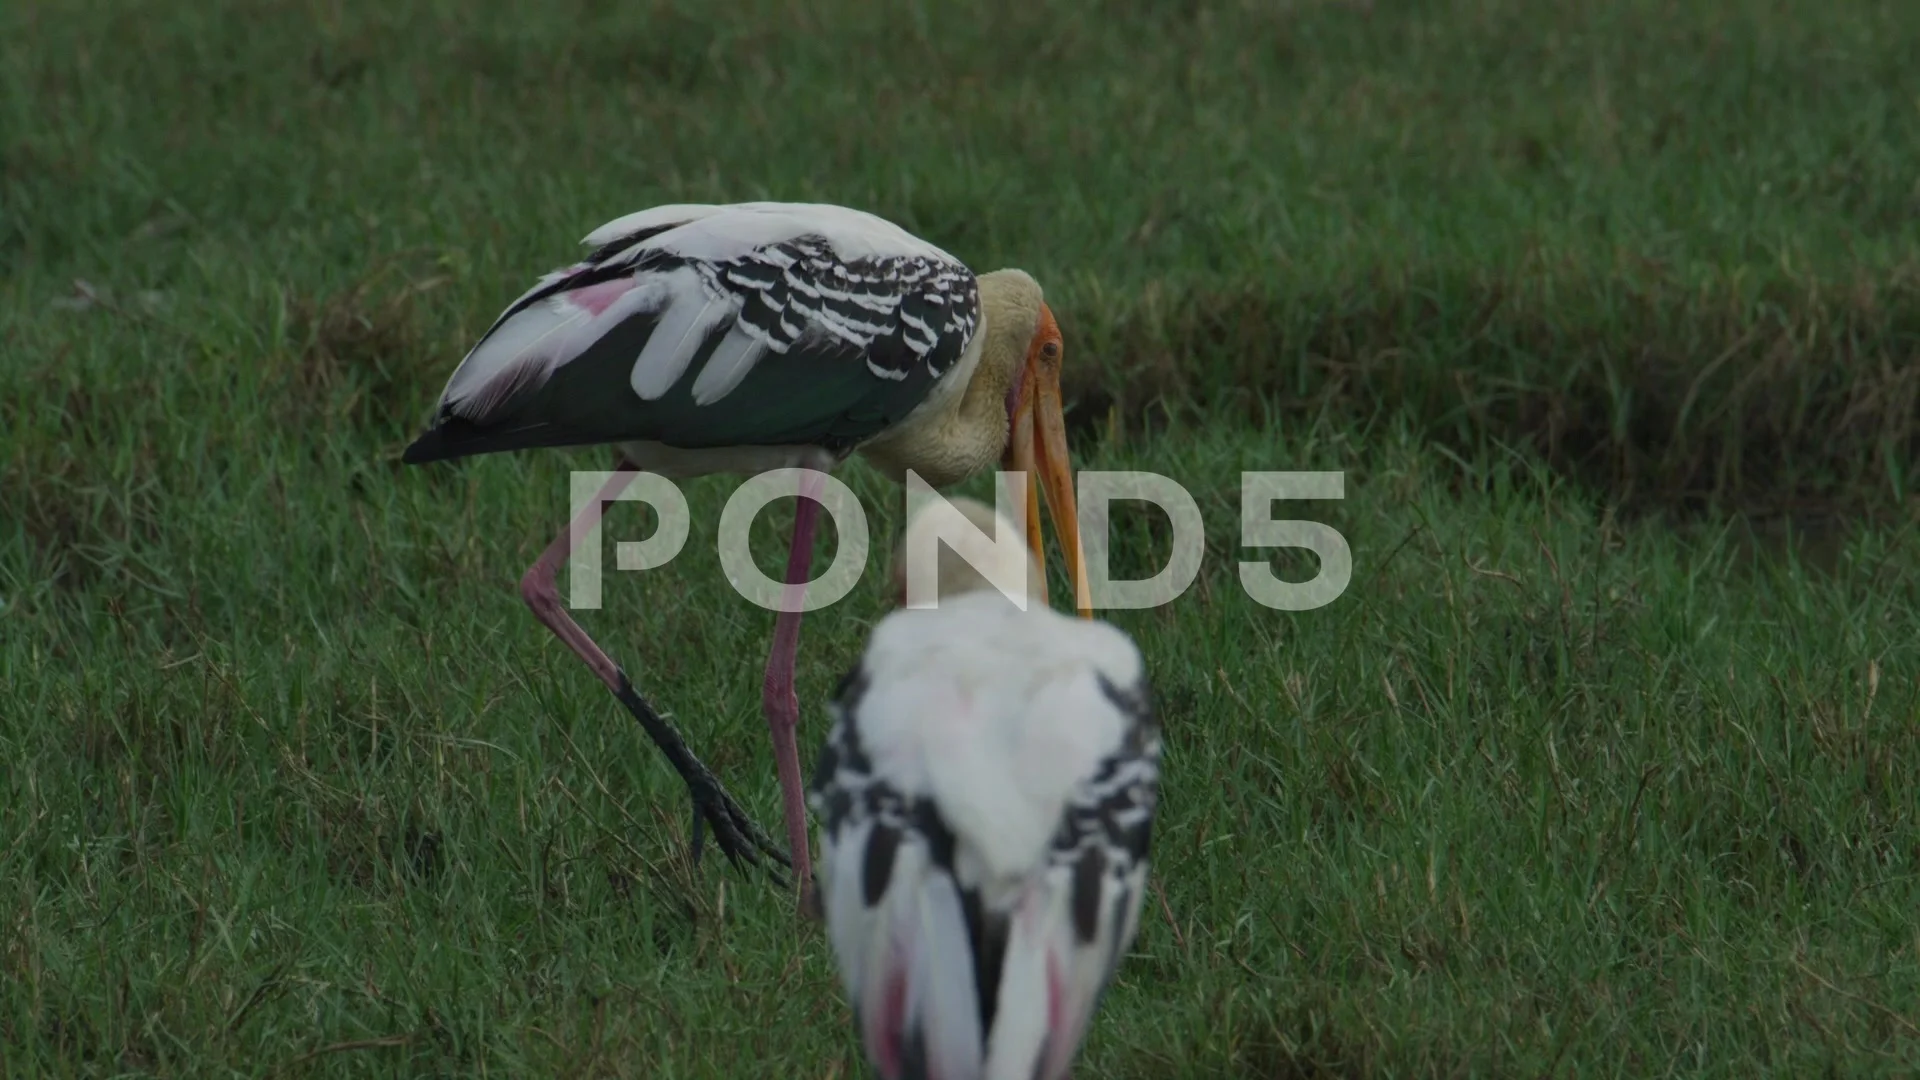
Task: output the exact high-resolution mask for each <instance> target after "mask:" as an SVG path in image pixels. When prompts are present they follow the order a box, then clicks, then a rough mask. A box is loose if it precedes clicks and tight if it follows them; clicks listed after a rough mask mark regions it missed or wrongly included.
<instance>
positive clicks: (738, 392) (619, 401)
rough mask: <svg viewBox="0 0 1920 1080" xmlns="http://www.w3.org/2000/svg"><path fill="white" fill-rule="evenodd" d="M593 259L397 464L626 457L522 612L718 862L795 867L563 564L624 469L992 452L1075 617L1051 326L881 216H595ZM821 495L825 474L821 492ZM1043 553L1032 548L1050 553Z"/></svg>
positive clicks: (485, 350) (469, 368)
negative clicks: (659, 700) (588, 620)
mask: <svg viewBox="0 0 1920 1080" xmlns="http://www.w3.org/2000/svg"><path fill="white" fill-rule="evenodd" d="M584 242H585V243H587V244H591V245H594V250H593V252H592V253H591V254H589V255H588V256H587V257H586V258H585V259H584V260H583V261H581V262H578V263H575V264H574V265H572V266H569V267H567V268H565V269H562V270H558V271H555V272H553V273H550V274H548V275H546V276H545V277H543V278H542V279H541V280H540V282H539V283H538V284H537V285H535V286H534V287H533V288H532V289H530V290H529V291H528V292H527V293H526V294H525V295H523V296H521V297H520V299H518V300H516V301H514V303H513V304H512V305H510V306H509V307H508V308H507V309H506V311H505V312H503V313H502V314H501V315H500V317H499V318H498V319H497V320H496V321H495V322H494V324H493V326H492V327H491V328H490V329H489V330H488V331H487V332H486V334H485V335H484V336H483V337H481V339H480V341H479V342H478V343H477V344H476V345H475V346H474V347H473V349H472V351H471V352H469V353H468V354H467V356H466V359H464V360H463V361H461V363H460V366H459V367H458V368H457V369H456V370H455V371H454V373H453V376H452V378H451V379H450V380H449V381H448V383H447V387H446V390H445V392H444V393H443V394H442V395H441V398H440V402H439V407H438V411H437V414H436V417H435V420H434V423H433V425H432V426H431V428H429V430H427V431H426V432H425V433H424V434H423V435H421V436H420V437H419V439H417V440H416V441H415V442H414V443H413V444H412V445H411V446H409V447H408V448H407V451H406V454H405V457H404V460H405V461H407V462H408V463H410V464H417V463H422V462H429V461H437V460H442V459H446V458H457V457H465V456H469V455H473V454H485V453H494V452H498V451H504V450H522V449H530V448H534V447H556V446H579V445H590V444H612V445H615V446H617V447H618V449H619V452H620V454H621V457H622V471H621V472H619V473H616V474H615V476H614V477H613V479H611V480H610V481H608V483H607V485H606V487H605V489H604V490H602V492H601V493H600V498H599V499H597V500H595V501H594V502H593V503H592V504H590V505H589V506H588V507H587V508H586V509H585V510H584V511H582V512H581V515H580V518H579V520H577V521H576V522H574V523H573V524H571V525H570V526H569V527H568V530H567V531H566V532H564V533H562V534H561V536H560V537H559V538H558V539H556V540H555V541H554V542H553V544H552V545H551V546H550V547H548V548H547V550H546V551H545V553H543V554H542V555H541V556H540V559H539V560H538V561H537V562H535V563H534V565H533V567H532V568H531V569H529V570H528V571H527V574H526V577H525V578H524V579H523V580H522V582H521V594H522V596H523V597H525V599H526V601H527V604H528V606H529V607H531V608H532V609H533V612H534V615H535V616H536V617H537V618H539V620H540V621H541V622H542V623H543V624H545V625H546V626H547V628H548V629H550V630H552V631H553V633H554V634H555V635H556V636H558V637H559V638H560V640H561V641H563V642H564V643H566V645H567V647H568V648H569V649H571V650H573V652H574V653H575V654H577V655H578V656H579V657H580V658H581V659H582V660H584V661H585V662H586V663H587V665H588V666H589V667H590V668H592V669H593V671H594V673H595V674H596V675H597V676H599V678H600V680H601V681H602V682H603V683H605V684H606V686H607V687H608V689H610V690H611V691H612V692H613V693H614V695H615V696H616V697H617V698H619V699H620V701H621V703H622V704H624V705H625V706H626V707H627V709H628V710H629V711H630V712H632V713H633V715H634V716H635V717H636V718H637V719H638V720H639V721H640V723H641V724H642V726H643V727H644V728H645V729H646V731H647V733H648V735H649V736H650V737H651V738H652V739H653V740H654V742H655V743H656V744H658V745H659V747H660V748H661V750H662V751H663V752H664V753H665V754H666V756H667V758H668V760H669V761H670V762H671V763H672V764H673V766H674V768H675V769H676V770H677V771H678V772H679V773H680V776H681V778H682V779H683V780H684V781H685V782H686V784H687V786H688V790H689V791H690V793H691V795H692V798H693V804H694V813H695V826H694V854H695V857H696V858H697V857H698V854H699V845H700V838H701V828H702V823H705V825H706V826H710V827H711V828H712V830H713V833H714V837H715V840H716V842H717V843H718V844H719V846H720V848H721V850H722V851H724V852H726V854H727V855H728V857H729V858H731V859H734V860H736V861H738V860H743V859H744V860H747V861H750V862H755V863H758V862H760V861H761V856H762V853H765V854H767V855H770V856H772V857H773V858H775V859H777V860H780V861H783V862H785V861H788V860H787V859H786V858H784V857H783V856H782V853H781V852H780V851H779V850H778V849H777V848H776V847H774V846H773V845H772V844H771V843H769V842H768V840H767V838H766V837H765V835H764V834H763V833H761V832H760V830H759V829H758V828H757V827H756V826H755V825H754V824H753V822H752V820H751V819H750V818H749V817H748V816H747V815H746V813H745V812H744V811H742V810H741V808H740V806H739V804H738V803H737V802H735V800H734V799H733V798H732V797H731V796H729V795H728V794H727V792H726V790H725V789H724V788H723V787H721V785H720V784H719V782H718V781H717V780H716V779H715V778H714V776H713V774H712V773H711V772H710V771H709V770H708V769H707V768H706V766H705V765H703V764H702V763H701V762H700V760H699V759H698V758H697V757H695V756H694V754H693V752H692V751H691V750H690V749H688V747H687V745H686V742H685V740H684V739H682V738H681V737H680V735H679V733H678V732H677V731H675V730H674V729H673V728H672V726H671V725H669V724H667V723H666V722H665V721H664V720H663V719H662V718H661V717H660V716H659V715H658V714H657V713H655V712H654V710H653V709H652V708H651V707H650V706H649V705H648V704H647V702H646V701H645V700H644V699H643V698H642V697H641V696H640V694H639V693H638V691H636V690H635V689H634V687H633V684H632V683H631V681H630V680H629V679H628V678H627V676H626V674H625V673H624V672H623V671H622V670H621V669H620V667H619V666H618V665H616V664H615V663H614V662H613V661H612V660H611V659H609V658H608V657H607V655H606V653H605V652H603V651H602V650H601V649H600V648H599V646H597V645H595V644H594V642H593V640H592V639H591V638H590V637H588V636H587V634H586V632H585V631H584V630H582V629H581V628H580V627H579V625H578V624H577V623H575V622H574V621H573V619H572V618H571V617H570V616H569V615H568V614H567V612H566V610H565V609H564V608H563V606H562V605H561V603H560V597H559V591H558V589H557V588H556V587H555V584H554V579H555V575H556V573H557V572H558V570H559V567H560V564H561V563H562V562H564V561H566V559H567V557H568V556H569V555H570V554H571V553H572V538H573V537H576V536H584V535H585V534H586V532H587V531H588V529H590V528H591V527H592V525H593V524H594V523H595V522H597V521H598V520H599V516H600V513H601V506H602V503H603V502H604V501H605V500H608V499H612V498H614V497H616V496H617V495H618V494H619V493H620V492H621V491H622V490H623V489H624V488H625V487H626V486H627V485H628V484H629V483H631V482H632V472H631V470H644V471H648V472H653V473H658V474H661V475H664V476H667V477H670V478H684V477H693V476H700V475H705V474H709V473H734V474H753V473H758V472H762V471H765V470H769V469H777V468H787V467H796V466H797V467H804V468H810V469H815V470H820V471H825V470H828V469H831V468H832V467H834V466H835V465H837V464H839V463H840V462H841V461H844V460H845V459H846V458H847V456H848V455H850V454H851V453H853V452H854V451H856V450H858V451H860V452H861V453H862V454H864V455H865V456H866V457H867V458H868V459H869V460H870V461H871V462H873V463H874V464H875V465H876V466H878V467H879V468H880V469H881V470H882V471H883V472H885V473H886V474H887V475H888V476H890V477H892V478H894V479H895V480H899V481H904V477H905V474H906V472H907V471H908V470H911V471H913V472H915V473H917V474H919V476H920V477H921V478H922V479H924V480H926V481H927V482H928V483H929V484H931V485H933V486H934V487H936V488H937V487H944V486H947V485H951V484H954V483H957V482H959V481H961V480H964V479H966V478H968V477H970V476H973V475H975V474H977V473H980V472H982V471H984V470H986V469H989V468H991V467H993V466H994V465H995V463H996V462H1004V465H1005V467H1006V468H1008V469H1011V470H1019V471H1024V472H1027V473H1028V474H1029V478H1030V479H1033V477H1032V474H1033V473H1035V472H1037V473H1038V474H1039V475H1038V477H1037V479H1038V481H1039V482H1038V483H1037V484H1036V483H1029V484H1028V493H1029V505H1028V508H1027V511H1028V512H1027V515H1026V516H1027V521H1026V526H1027V532H1028V542H1029V545H1030V546H1031V548H1032V550H1033V553H1034V554H1035V556H1036V557H1041V558H1043V559H1044V555H1043V551H1044V548H1043V547H1042V544H1041V538H1040V525H1039V520H1038V515H1037V510H1038V491H1039V489H1044V492H1045V495H1046V501H1047V508H1048V510H1049V511H1050V512H1051V514H1052V516H1053V518H1054V522H1055V528H1056V531H1057V532H1058V533H1059V536H1060V540H1061V547H1062V549H1063V552H1064V554H1065V557H1066V561H1067V567H1068V572H1069V574H1070V577H1071V580H1072V581H1073V583H1074V589H1075V598H1076V604H1077V606H1078V607H1079V609H1080V611H1081V613H1082V614H1083V615H1085V614H1089V609H1088V601H1087V588H1086V578H1085V571H1084V570H1083V568H1082V566H1081V563H1080V539H1079V530H1078V526H1077V521H1076V518H1077V512H1076V510H1075V507H1074V500H1073V479H1072V474H1071V470H1070V468H1069V465H1068V459H1067V452H1066V434H1065V426H1064V423H1063V421H1062V418H1061V403H1060V363H1061V353H1062V342H1061V338H1060V331H1059V328H1058V326H1056V325H1055V323H1054V319H1053V314H1052V312H1051V311H1049V310H1048V309H1047V306H1046V304H1045V303H1044V302H1043V300H1042V298H1041V291H1040V286H1039V285H1038V284H1037V283H1035V282H1034V280H1033V278H1032V277H1030V276H1029V275H1027V274H1026V273H1024V272H1022V271H1019V270H998V271H994V272H992V273H987V274H981V275H978V276H976V275H975V274H974V273H973V272H972V271H970V270H968V269H967V267H966V266H965V265H964V264H962V263H961V262H959V261H958V260H957V259H955V258H954V257H953V256H951V255H948V254H947V253H946V252H944V251H941V250H940V249H939V248H937V247H934V246H933V245H932V244H929V243H927V242H925V241H924V240H920V239H918V238H917V237H914V236H912V235H911V234H909V233H907V232H906V231H904V230H902V229H901V228H899V227H898V226H896V225H893V224H892V223H890V222H887V221H885V220H882V219H881V218H878V217H875V216H873V215H871V214H866V213H862V212H860V211H856V210H850V209H847V208H844V207H838V206H825V205H816V204H805V203H741V204H734V205H724V206H712V205H674V206H660V207H655V208H653V209H650V210H643V211H641V212H639V213H637V214H632V215H629V216H627V217H623V218H620V219H619V220H617V221H613V222H609V223H608V224H606V225H603V226H601V227H600V228H599V229H596V230H595V231H594V232H592V233H591V234H589V235H588V236H587V237H586V239H585V241H584ZM816 490H817V489H816ZM805 495H806V492H805V491H804V490H803V492H802V497H801V498H800V499H799V500H798V505H797V506H796V507H795V510H794V534H793V546H792V551H791V555H790V557H789V560H788V564H787V579H788V582H789V583H790V585H792V586H794V587H793V588H790V589H789V590H788V592H789V593H790V594H797V593H799V592H801V591H802V590H803V585H802V583H804V582H805V581H806V580H807V574H808V572H809V570H810V568H811V560H812V552H813V533H814V524H815V518H816V514H817V508H818V503H817V502H816V501H815V500H814V499H811V498H807V497H805ZM1043 565H1044V562H1043ZM799 631H800V613H799V612H798V611H797V610H795V611H782V612H780V613H779V614H778V615H777V617H776V620H775V627H774V643H773V648H772V651H771V653H770V655H769V656H768V659H767V667H766V674H765V679H764V683H763V695H762V707H763V710H764V711H765V713H766V718H767V724H768V727H769V729H770V732H771V734H772V738H773V744H774V753H775V758H776V763H777V765H778V768H779V774H780V786H781V794H782V798H783V810H784V812H785V816H786V826H787V840H788V848H789V851H790V852H791V860H790V861H791V865H792V866H793V867H794V869H795V871H796V874H795V877H796V880H797V884H798V885H799V887H800V890H801V896H802V898H803V900H804V898H805V896H806V893H807V889H808V885H809V880H810V876H811V870H810V860H809V858H808V852H807V823H806V804H805V795H804V792H803V789H802V783H801V774H800V764H799V756H798V752H797V750H796V749H795V727H796V725H797V723H798V721H799V703H798V701H797V700H796V698H795V696H794V689H793V686H794V654H795V652H796V650H797V647H798V640H799Z"/></svg>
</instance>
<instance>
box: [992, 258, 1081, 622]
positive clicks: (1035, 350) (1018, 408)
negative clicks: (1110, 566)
mask: <svg viewBox="0 0 1920 1080" xmlns="http://www.w3.org/2000/svg"><path fill="white" fill-rule="evenodd" d="M1028 280H1029V281H1031V280H1032V279H1028ZM1034 288H1035V290H1036V292H1037V290H1038V288H1039V287H1038V286H1037V285H1036V286H1034ZM1034 299H1035V300H1036V301H1038V299H1039V298H1038V296H1037V295H1036V296H1035V298H1034ZM1038 306H1039V313H1038V317H1037V318H1036V319H1035V320H1034V327H1033V333H1032V336H1031V337H1030V338H1029V339H1028V341H1027V349H1026V356H1025V357H1024V358H1023V359H1022V360H1021V361H1020V366H1019V367H1018V369H1016V370H1015V372H1014V377H1013V382H1012V385H1011V386H1009V387H1008V388H1007V450H1006V456H1005V458H1004V460H1003V462H1002V465H1001V467H1002V468H1003V469H1005V470H1006V471H1008V472H1023V473H1025V474H1026V475H1027V507H1026V525H1027V546H1028V547H1029V548H1030V549H1031V550H1032V552H1033V557H1034V558H1035V559H1037V560H1038V561H1039V563H1040V565H1041V567H1042V568H1044V567H1045V566H1046V564H1047V563H1046V560H1047V556H1046V547H1045V545H1044V543H1043V541H1042V538H1041V535H1040V495H1041V493H1042V492H1043V491H1044V492H1045V494H1046V497H1047V514H1048V516H1049V517H1051V518H1052V519H1053V528H1054V532H1056V533H1058V534H1059V536H1060V548H1061V551H1062V553H1063V554H1065V555H1066V559H1067V575H1068V578H1069V579H1070V580H1071V581H1072V582H1073V593H1074V607H1075V608H1076V609H1078V611H1079V612H1080V616H1081V617H1082V618H1092V617H1093V608H1092V602H1091V601H1090V600H1089V598H1088V589H1087V570H1086V567H1085V566H1084V565H1083V564H1082V562H1081V556H1080V512H1079V509H1078V507H1077V506H1076V505H1075V503H1074V497H1073V465H1072V462H1071V461H1069V459H1068V457H1067V423H1066V418H1065V417H1064V415H1063V414H1062V410H1061V404H1060V362H1061V360H1062V359H1063V358H1064V356H1065V354H1066V343H1065V342H1064V341H1062V340H1061V337H1060V325H1059V324H1058V323H1056V322H1055V321H1054V319H1053V311H1052V309H1050V308H1048V307H1047V305H1046V303H1045V302H1044V301H1040V302H1039V304H1038ZM1045 580H1046V579H1045V577H1044V575H1043V576H1042V578H1041V582H1042V584H1041V586H1040V593H1039V595H1040V599H1041V600H1042V601H1045V599H1046V585H1045Z"/></svg>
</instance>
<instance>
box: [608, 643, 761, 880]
mask: <svg viewBox="0 0 1920 1080" xmlns="http://www.w3.org/2000/svg"><path fill="white" fill-rule="evenodd" d="M614 696H615V697H617V698H619V699H620V704H622V705H625V706H626V707H627V711H628V712H630V713H632V714H633V718H634V719H635V720H638V721H640V726H641V727H642V728H645V729H646V732H647V736H648V737H649V738H651V739H652V740H653V744H654V745H655V746H658V747H659V748H660V752H661V753H663V754H665V755H667V760H668V761H669V762H670V763H672V765H673V767H674V770H675V771H676V772H678V773H679V774H680V779H682V780H685V781H686V782H687V791H688V792H689V793H690V794H691V795H692V796H693V845H692V847H693V850H692V855H693V863H694V865H695V866H698V865H699V864H700V855H701V853H702V849H703V848H704V847H705V845H706V830H707V828H708V827H709V826H711V827H712V829H713V839H714V843H716V844H718V845H719V847H720V851H721V852H722V853H723V854H725V855H726V857H727V860H728V861H729V862H731V863H733V864H734V865H735V866H739V865H740V864H741V863H750V864H752V865H754V866H759V867H761V868H762V869H764V870H766V871H767V872H768V873H769V874H771V875H773V877H774V878H775V879H776V880H778V881H779V882H780V883H781V885H782V887H784V886H785V884H786V875H785V874H783V873H781V871H780V870H779V869H778V867H776V866H775V865H774V864H776V863H777V864H779V866H784V867H787V868H788V869H791V868H792V867H793V860H792V859H790V858H788V856H787V853H786V852H784V851H782V850H781V849H780V848H778V847H776V846H775V845H774V843H773V841H772V839H770V838H769V837H768V836H767V834H766V831H765V830H763V829H762V828H760V826H759V825H757V824H755V823H754V820H753V819H752V818H750V817H748V816H747V812H746V811H745V810H742V809H741V808H740V804H739V803H738V802H736V801H735V800H734V798H733V796H731V795H729V794H727V789H726V788H723V787H721V786H720V781H719V780H718V779H716V778H715V777H714V775H713V772H712V770H710V769H708V768H707V767H706V766H705V765H704V764H702V763H701V761H700V759H699V758H697V757H694V756H693V750H692V749H691V748H689V747H688V746H687V740H686V739H684V738H682V737H681V735H680V733H679V732H678V731H675V730H674V728H673V725H672V724H669V723H667V722H666V721H665V720H664V719H662V718H661V716H660V714H659V713H657V712H654V711H653V706H651V705H649V704H647V701H646V699H645V698H643V697H641V696H640V692H639V691H638V690H635V689H634V688H633V683H632V681H631V680H629V679H628V678H627V673H626V672H624V671H623V672H621V673H620V688H619V689H618V690H616V691H614ZM762 855H765V856H767V857H768V858H769V859H771V862H766V861H763V860H762V858H761V856H762Z"/></svg>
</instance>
